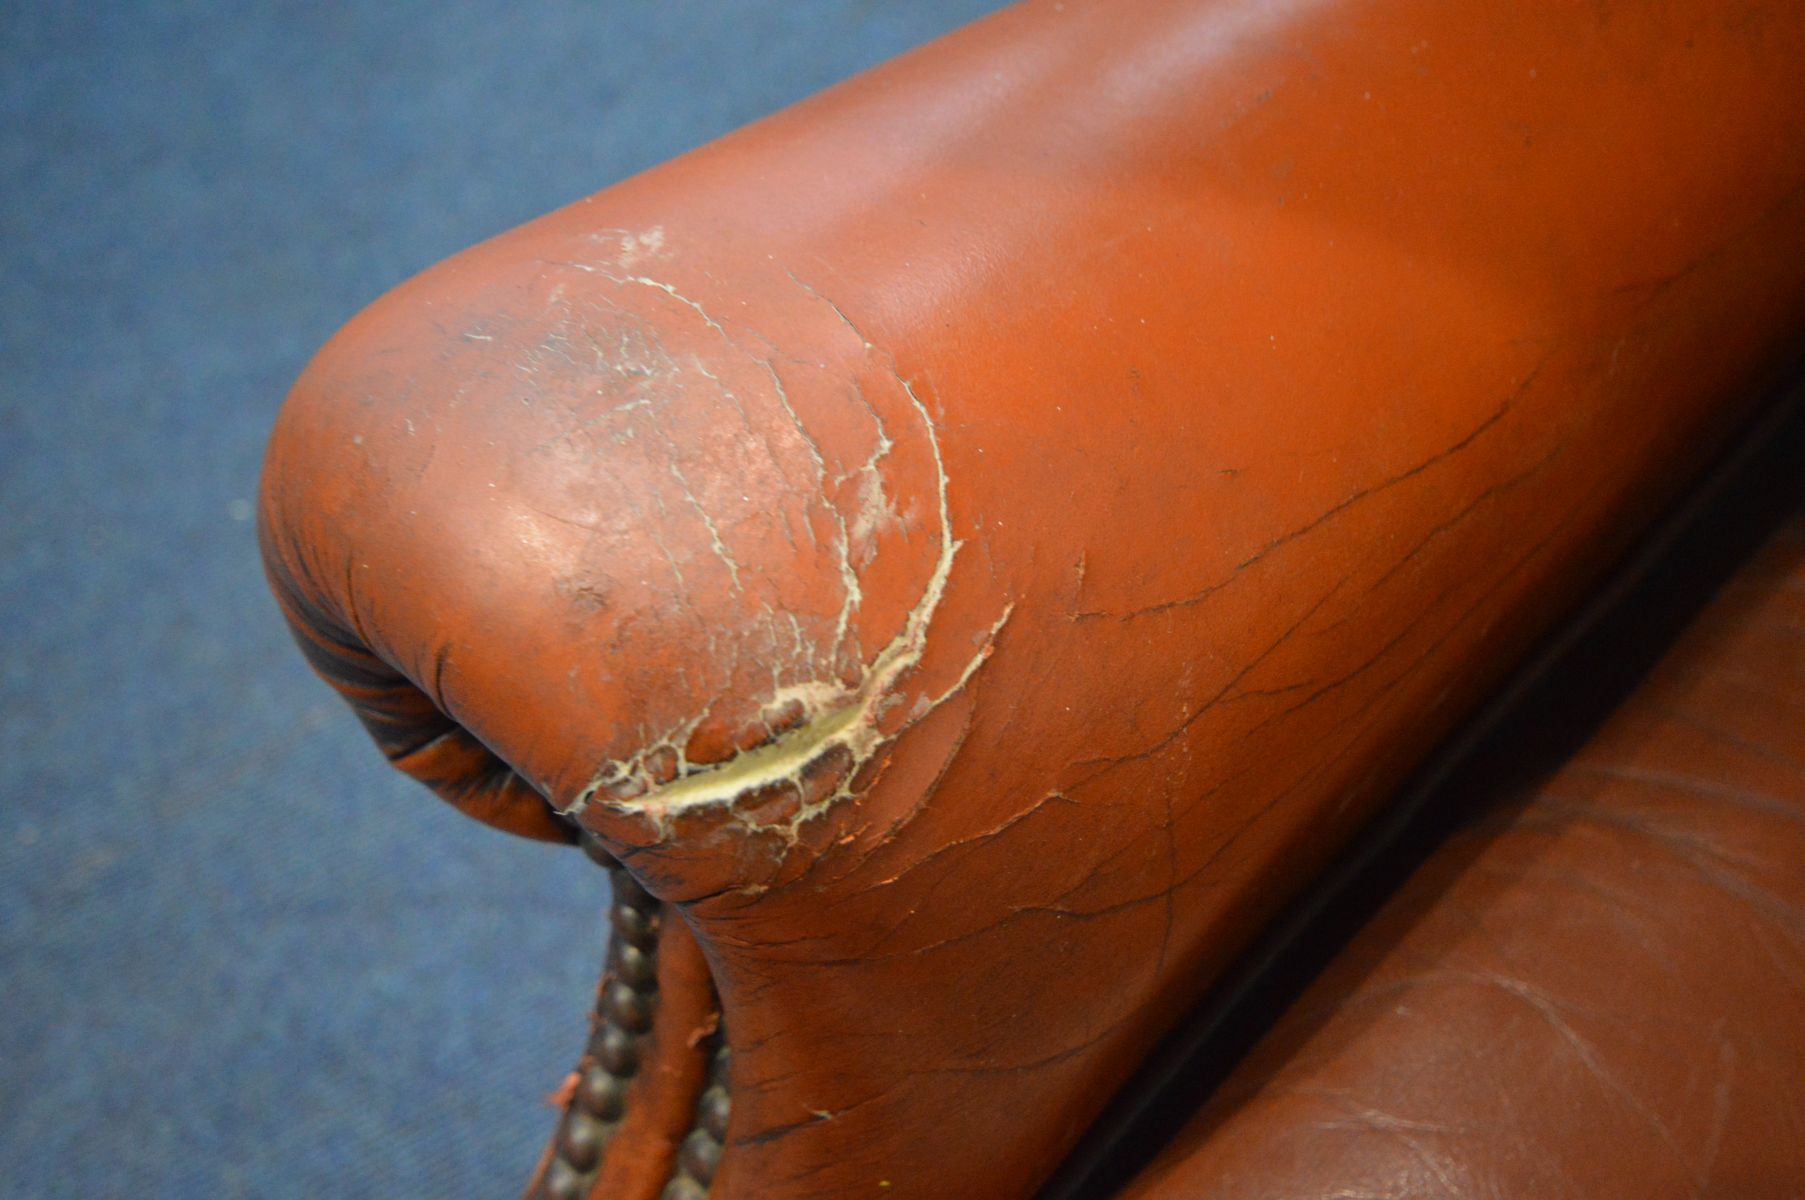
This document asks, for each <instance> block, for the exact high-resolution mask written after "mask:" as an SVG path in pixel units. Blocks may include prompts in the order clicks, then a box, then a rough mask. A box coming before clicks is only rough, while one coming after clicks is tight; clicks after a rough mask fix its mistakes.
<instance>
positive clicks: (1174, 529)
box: [260, 0, 1805, 1200]
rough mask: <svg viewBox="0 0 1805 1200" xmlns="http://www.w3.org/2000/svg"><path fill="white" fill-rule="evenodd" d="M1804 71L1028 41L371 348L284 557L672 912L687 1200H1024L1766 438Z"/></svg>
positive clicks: (503, 800)
mask: <svg viewBox="0 0 1805 1200" xmlns="http://www.w3.org/2000/svg"><path fill="white" fill-rule="evenodd" d="M1802 60H1805V9H1801V8H1800V7H1799V6H1797V5H1793V4H1787V3H1780V2H1778V0H1776V2H1774V3H1767V4H1763V3H1752V4H1744V5H1738V6H1735V7H1734V9H1733V10H1732V9H1730V8H1726V7H1725V6H1723V5H1719V4H1715V3H1706V2H1705V0H1697V2H1695V3H1680V4H1673V5H1666V6H1660V7H1658V8H1656V7H1652V6H1651V7H1648V8H1633V7H1632V8H1625V9H1621V10H1619V9H1609V8H1601V7H1600V6H1596V5H1591V4H1548V5H1545V6H1538V7H1537V10H1536V11H1535V13H1534V14H1533V15H1531V14H1530V13H1529V12H1527V11H1525V10H1524V9H1523V7H1522V6H1521V5H1519V4H1517V3H1514V2H1513V3H1502V2H1499V3H1481V4H1473V5H1461V6H1451V5H1446V4H1444V3H1441V2H1440V0H1383V2H1372V3H1315V4H1306V3H1270V2H1268V0H1259V2H1257V3H1256V2H1254V0H1240V2H1236V3H1220V2H1217V3H1200V2H1189V3H1179V2H1175V0H1109V2H1108V3H1104V2H1102V0H1065V2H1063V3H1053V2H1045V3H1041V2H1035V3H1028V4H1024V5H1020V6H1017V7H1015V8H1011V9H1008V10H1006V11H1004V12H1002V13H1000V14H998V15H996V16H995V17H993V18H990V19H988V20H986V21H983V22H980V23H978V24H977V25H974V26H972V27H970V28H968V29H966V30H964V31H961V32H959V33H957V34H955V35H953V36H951V37H949V38H946V39H943V40H941V41H939V42H937V43H934V44H933V45H931V46H929V47H926V48H924V49H922V50H920V51H917V52H915V53H913V54H910V55H907V56H905V57H903V58H901V59H899V60H897V61H896V62H894V63H891V64H888V65H886V66H884V67H881V68H879V69H877V70H875V71H872V72H869V73H867V74H865V75H863V76H860V77H859V78H857V79H855V80H852V81H850V82H848V83H846V84H843V85H840V86H839V87H836V88H834V89H832V90H831V91H829V92H827V93H825V94H823V95H821V96H819V97H816V98H814V99H812V100H810V101H808V102H806V103H804V104H801V105H798V106H796V107H794V108H792V109H789V110H786V111H785V112H782V113H780V114H777V115H776V116H773V117H771V118H768V119H766V120H764V121H761V122H759V123H757V124H754V125H752V126H750V127H748V128H747V129H745V130H742V131H740V132H738V133H735V134H733V135H730V136H728V137H726V138H724V139H722V140H721V141H719V142H716V143H714V144H712V145H709V146H707V147H704V148H702V149H700V150H697V151H695V152H693V153H690V154H687V155H685V156H683V157H681V158H678V159H676V160H674V161H672V162H671V163H668V164H666V165H664V166H661V167H659V168H656V169H654V170H652V171H649V172H647V173H645V174H643V175H640V176H638V177H636V178H633V179H630V180H628V181H625V182H623V183H620V184H617V185H615V186H614V187H611V188H609V189H607V190H606V191H603V192H601V193H599V194H597V195H595V196H592V197H590V198H588V199H586V200H583V201H581V202H579V203H576V204H574V205H572V206H570V207H568V208H565V209H563V210H560V211H558V212H556V213H553V214H551V215H549V216H547V217H544V218H542V219H540V220H538V221H535V222H533V223H531V224H528V225H526V226H524V227H522V228H520V229H517V230H515V231H513V232H511V233H508V234H505V235H503V236H501V237H498V238H496V239H494V240H493V241H490V242H487V243H485V244H483V245H481V246H478V247H476V248H475V249H472V250H470V251H467V252H466V253H464V254H461V255H458V256H457V257H455V258H453V259H451V260H449V261H447V262H445V263H443V264H441V265H439V266H438V267H435V268H433V269H432V270H430V271H428V272H426V273H424V274H423V275H421V276H419V277H417V278H415V279H413V280H411V281H409V282H407V283H405V284H403V285H402V286H400V287H399V288H397V289H396V290H395V291H394V292H392V293H391V294H390V295H388V296H387V297H385V298H383V299H382V300H380V301H378V302H377V303H376V304H375V305H374V306H372V307H371V308H370V309H368V310H367V311H365V312H364V313H363V314H362V315H360V316H359V317H357V318H356V319H355V320H354V321H352V322H351V323H350V324H349V325H348V326H347V327H346V328H345V330H344V331H343V332H341V333H340V334H339V335H338V336H337V337H336V338H334V340H333V341H332V342H331V343H330V344H329V345H328V346H327V347H326V348H325V349H324V350H323V351H322V352H321V353H320V355H319V356H318V357H317V358H316V359H315V361H314V362H313V363H312V364H311V365H310V366H309V368H308V369H307V371H306V373H305V374H304V375H303V377H302V379H301V380H300V381H299V383H298V384H297V385H296V388H295V390H294V393H293V395H292V396H291V398H290V399H289V401H288V403H287V405H286V406H285V408H284V411H283V414H282V416H281V418H280V421H279V423H278V426H277V429H276V431H275V434H274V437H273V440H272V444H271V448H270V452H269V457H268V461H267V467H266V472H265V477H264V486H263V492H262V498H261V506H260V522H261V531H262V537H263V544H264V548H265V554H266V559H267V562H268V568H269V573H270V577H271V580H272V583H273V586H274V589H275V591H276V594H277V596H278V599H279V601H280V602H281V604H282V606H283V608H284V611H285V612H286V614H287V616H288V619H289V621H290V623H291V624H292V625H293V626H294V628H295V630H296V634H297V638H298V639H299V641H300V642H301V644H302V646H303V648H304V649H305V651H306V653H307V654H308V656H309V659H310V660H311V661H312V663H313V664H314V666H315V667H316V668H317V669H318V670H319V671H320V672H321V673H322V674H323V675H324V676H325V677H326V678H327V679H328V680H329V681H331V682H332V683H333V684H334V685H335V686H336V687H337V688H338V689H339V690H340V691H341V692H342V693H343V694H344V695H345V697H346V698H347V699H348V700H349V701H350V703H351V704H352V706H353V708H354V709H355V710H356V711H357V712H358V714H359V716H361V717H362V719H363V720H364V722H365V724H366V725H367V726H368V727H369V729H370V731H371V733H372V735H373V736H374V737H375V739H376V741H377V742H378V744H379V745H380V746H381V747H382V748H383V750H384V751H385V752H386V753H387V754H388V756H389V757H390V758H391V759H392V760H393V761H394V762H395V763H396V765H398V766H399V767H401V768H402V769H404V770H406V771H408V772H409V773H410V774H412V775H414V776H415V777H417V778H419V779H421V780H422V781H423V782H426V783H427V784H429V785H431V786H432V787H433V788H434V789H435V790H437V791H438V792H439V793H440V794H441V795H443V796H445V797H446V798H447V799H448V800H450V801H452V802H453V803H455V804H457V805H458V806H459V807H460V808H462V809H464V810H465V811H468V812H470V813H471V814H472V815H474V816H477V817H479V818H481V819H483V820H486V821H489V822H491V823H493V824H496V825H498V826H501V827H503V828H507V829H511V830H514V831H516V832H520V833H525V834H528V835H532V836H538V837H544V838H549V839H554V840H567V839H569V838H570V837H571V836H572V833H571V830H572V828H573V826H574V825H578V824H580V825H581V826H582V827H583V828H585V829H586V830H588V831H589V832H590V833H592V834H593V835H594V836H595V837H596V838H597V839H599V840H600V842H601V843H602V844H603V845H605V846H606V848H607V849H608V851H609V852H610V853H612V854H613V855H615V856H616V857H617V858H618V859H619V860H620V861H621V862H622V863H623V864H624V865H625V866H626V867H627V869H629V870H630V871H631V872H632V873H633V874H634V875H635V876H636V877H637V878H638V879H639V880H640V881H641V882H642V883H643V884H644V885H645V887H646V888H647V889H648V890H649V891H650V892H652V893H653V894H654V895H655V896H657V897H659V898H660V899H662V900H663V901H665V902H667V907H668V912H669V915H670V919H672V920H678V921H681V922H683V923H684V925H685V927H686V928H687V929H688V930H689V931H691V932H692V933H693V936H694V938H695V941H696V943H697V945H698V946H699V948H700V950H701V953H702V955H703V956H704V957H705V959H706V961H707V963H708V966H709V968H710V971H711V972H712V976H713V980H714V983H715V985H716V986H717V987H718V989H719V993H720V1000H721V1004H722V1009H723V1013H724V1019H725V1028H726V1030H727V1033H728V1038H729V1042H730V1045H731V1052H732V1066H731V1091H732V1113H731V1122H730V1125H729V1130H728V1133H729V1136H728V1137H727V1140H726V1146H725V1151H724V1154H723V1157H722V1159H721V1163H720V1168H719V1174H718V1175H717V1176H716V1178H715V1181H714V1185H713V1192H712V1194H713V1195H714V1196H716V1197H717V1200H741V1198H744V1197H750V1196H758V1197H761V1198H764V1200H791V1198H802V1197H840V1196H851V1195H872V1194H882V1195H888V1196H899V1197H902V1196H928V1197H944V1196H983V1197H986V1198H992V1197H999V1198H1000V1197H1008V1196H1024V1195H1026V1194H1028V1193H1029V1192H1031V1191H1032V1190H1033V1188H1034V1187H1035V1186H1036V1185H1037V1184H1038V1183H1039V1182H1040V1181H1041V1180H1042V1179H1043V1178H1044V1177H1045V1176H1046V1175H1047V1173H1048V1172H1049V1171H1050V1170H1051V1169H1052V1168H1053V1166H1054V1164H1056V1163H1057V1162H1058V1160H1059V1158H1060V1155H1061V1154H1062V1152H1063V1151H1064V1150H1065V1149H1066V1148H1067V1147H1068V1146H1069V1145H1070V1144H1071V1143H1072V1141H1073V1139H1074V1138H1075V1137H1076V1136H1077V1135H1078V1134H1079V1132H1080V1131H1081V1130H1083V1129H1084V1127H1085V1126H1086V1124H1087V1123H1088V1122H1089V1121H1090V1120H1091V1119H1092V1118H1093V1117H1094V1116H1095V1114H1096V1113H1097V1112H1098V1111H1099V1109H1100V1107H1101V1106H1102V1105H1103V1104H1104V1103H1105V1101H1106V1100H1107V1099H1108V1098H1109V1096H1110V1095H1111V1093H1112V1091H1113V1090H1114V1089H1116V1088H1117V1087H1118V1086H1120V1085H1121V1083H1122V1082H1123V1080H1124V1079H1125V1078H1126V1077H1127V1076H1128V1074H1129V1073H1130V1072H1131V1071H1132V1069H1133V1068H1134V1067H1135V1065H1136V1064H1137V1063H1138V1062H1139V1061H1140V1060H1141V1059H1142V1057H1143V1056H1144V1055H1145V1054H1147V1053H1148V1051H1149V1049H1150V1047H1152V1046H1153V1045H1154V1044H1155V1042H1156V1040H1157V1039H1158V1038H1159V1037H1160V1035H1161V1034H1162V1033H1164V1032H1165V1031H1166V1030H1167V1029H1168V1028H1170V1027H1171V1026H1172V1025H1173V1023H1174V1022H1175V1021H1176V1020H1177V1018H1178V1017H1179V1016H1180V1015H1181V1014H1182V1013H1184V1012H1185V1011H1186V1010H1187V1009H1188V1008H1189V1007H1190V1006H1191V1005H1192V1004H1194V1003H1195V1002H1196V1001H1197V1000H1198V998H1199V997H1200V996H1202V995H1203V994H1204V993H1205V992H1207V991H1208V989H1209V988H1210V986H1211V984H1212V982H1213V981H1215V980H1216V979H1217V978H1218V977H1219V975H1220V974H1221V972H1222V971H1223V969H1224V966H1225V964H1226V963H1228V962H1229V961H1230V960H1231V959H1232V958H1233V957H1234V955H1235V954H1236V952H1237V951H1238V950H1239V949H1240V948H1241V947H1242V946H1244V945H1245V944H1246V943H1247V941H1248V939H1249V938H1250V937H1251V936H1252V935H1253V934H1254V933H1255V932H1257V931H1258V930H1259V929H1260V928H1261V926H1262V924H1263V923H1264V922H1265V921H1267V919H1268V918H1269V917H1270V916H1271V915H1272V914H1273V913H1274V912H1275V911H1276V910H1277V909H1278V908H1279V907H1280V906H1281V905H1282V904H1283V903H1284V902H1285V901H1286V900H1287V898H1288V897H1290V896H1291V895H1293V894H1294V893H1295V892H1297V890H1298V889H1300V888H1302V887H1305V886H1307V885H1308V884H1309V882H1310V881H1311V879H1312V878H1313V877H1314V876H1315V875H1316V874H1317V873H1318V872H1319V871H1320V869H1321V868H1322V866H1323V864H1325V863H1326V862H1328V861H1329V860H1330V859H1332V858H1333V856H1334V855H1335V854H1336V852H1337V850H1338V849H1339V848H1340V847H1341V846H1342V845H1343V844H1344V842H1345V840H1346V838H1347V837H1348V836H1349V835H1350V834H1351V833H1352V832H1353V831H1354V830H1356V829H1357V828H1359V827H1360V826H1361V824H1362V823H1363V822H1365V821H1366V820H1367V819H1368V818H1369V817H1370V816H1371V815H1372V814H1373V813H1374V812H1375V811H1376V810H1378V809H1379V808H1380V807H1381V806H1382V805H1384V803H1385V802H1386V799H1387V797H1388V796H1389V795H1390V793H1391V791H1392V789H1393V788H1394V787H1395V786H1396V784H1397V783H1398V781H1399V780H1400V779H1401V778H1402V777H1403V776H1404V775H1405V774H1406V773H1407V772H1408V771H1409V770H1410V768H1411V767H1412V766H1413V765H1414V764H1415V763H1417V762H1418V761H1419V760H1420V759H1421V758H1422V757H1423V756H1424V755H1425V754H1426V753H1427V752H1428V751H1429V750H1430V748H1431V747H1432V746H1433V745H1434V744H1435V743H1436V742H1437V741H1438V740H1439V739H1440V738H1442V737H1443V736H1444V735H1445V734H1446V733H1447V732H1448V731H1449V730H1450V729H1451V728H1453V727H1454V726H1455V725H1456V724H1457V723H1458V722H1459V720H1460V719H1461V717H1462V716H1463V715H1464V714H1466V713H1467V712H1469V711H1470V710H1471V709H1472V708H1473V706H1474V705H1475V704H1476V703H1477V702H1478V701H1479V700H1480V699H1481V698H1482V697H1483V696H1484V695H1485V694H1486V692H1487V690H1488V688H1490V687H1491V686H1492V685H1493V684H1494V683H1495V682H1496V681H1497V680H1498V678H1499V677H1500V676H1501V675H1502V674H1503V673H1504V672H1505V671H1506V670H1507V668H1509V667H1510V666H1511V664H1513V663H1514V662H1515V661H1516V660H1517V659H1518V658H1519V656H1520V655H1521V653H1522V652H1523V651H1524V649H1525V648H1526V647H1527V646H1528V645H1529V644H1530V643H1531V642H1532V641H1533V639H1535V638H1536V637H1537V636H1538V635H1540V634H1542V633H1543V632H1545V631H1546V630H1547V629H1548V628H1549V627H1550V626H1551V625H1553V624H1554V623H1556V622H1557V621H1558V620H1559V619H1560V617H1561V616H1562V614H1564V613H1566V612H1567V611H1569V610H1570V609H1571V608H1572V607H1573V606H1574V605H1575V604H1576V603H1577V602H1578V601H1579V600H1580V599H1581V598H1582V597H1583V596H1584V594H1585V593H1586V591H1587V589H1588V588H1589V587H1590V586H1592V585H1593V583H1594V582H1595V581H1596V580H1597V578H1598V577H1599V576H1600V574H1601V573H1602V572H1603V571H1604V570H1605V569H1606V568H1607V567H1608V566H1609V565H1610V563H1611V562H1612V561H1613V559H1614V558H1615V556H1616V555H1617V554H1618V553H1619V552H1620V550H1621V549H1622V548H1623V547H1624V546H1625V545H1626V544H1627V543H1628V542H1629V540H1630V539H1631V538H1632V537H1633V536H1634V535H1635V534H1636V532H1637V531H1638V530H1640V529H1641V528H1642V527H1643V526H1645V525H1646V524H1647V523H1648V522H1649V521H1650V520H1651V519H1652V517H1653V515H1654V514H1655V513H1656V512H1657V511H1658V510H1659V508H1660V506H1661V505H1662V504H1663V503H1665V502H1666V501H1667V500H1669V499H1670V498H1671V497H1672V496H1673V495H1674V494H1675V493H1676V491H1678V490H1680V489H1682V488H1683V487H1684V486H1685V485H1686V483H1687V481H1688V479H1689V478H1691V477H1692V475H1693V474H1694V472H1695V471H1696V470H1698V469H1699V468H1700V467H1702V466H1703V465H1704V464H1705V463H1706V462H1707V461H1708V460H1709V458H1710V455H1711V452H1712V449H1713V447H1715V446H1716V445H1718V444H1720V443H1721V442H1722V441H1723V440H1724V439H1725V438H1726V437H1728V436H1729V435H1730V433H1732V432H1733V431H1734V430H1735V429H1736V428H1737V427H1738V426H1739V425H1740V424H1741V423H1742V422H1743V421H1744V420H1745V419H1746V417H1747V415H1748V412H1749V410H1750V405H1751V403H1752V401H1753V399H1754V398H1755V397H1756V396H1757V395H1758V393H1759V391H1760V389H1761V388H1762V386H1763V385H1764V384H1765V383H1766V382H1767V381H1768V380H1769V379H1770V378H1771V377H1772V375H1773V373H1774V372H1775V371H1776V370H1777V369H1779V368H1780V366H1781V365H1782V363H1783V362H1784V360H1785V357H1786V355H1787V353H1788V351H1789V348H1790V347H1791V345H1792V336H1793V334H1794V333H1795V332H1796V331H1797V330H1798V329H1799V328H1800V327H1801V325H1802V324H1805V322H1802V318H1805V191H1802V187H1805V76H1802V75H1801V74H1800V72H1798V71H1797V69H1796V67H1797V63H1798V62H1800V61H1802ZM561 814H562V815H561ZM692 1073H693V1070H692ZM610 1153H611V1154H612V1153H613V1151H611V1152H610Z"/></svg>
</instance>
